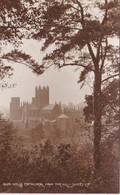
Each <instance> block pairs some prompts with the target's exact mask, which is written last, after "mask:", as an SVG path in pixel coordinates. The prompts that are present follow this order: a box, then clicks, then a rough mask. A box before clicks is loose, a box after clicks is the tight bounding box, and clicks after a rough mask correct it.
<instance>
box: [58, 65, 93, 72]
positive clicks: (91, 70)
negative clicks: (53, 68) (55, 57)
mask: <svg viewBox="0 0 120 195" xmlns="http://www.w3.org/2000/svg"><path fill="white" fill-rule="evenodd" d="M64 66H80V67H83V68H87V66H85V65H83V64H76V63H68V64H63V65H61V66H59V68H62V67H64ZM89 69H90V70H91V71H93V72H94V70H93V69H92V68H90V67H89Z"/></svg>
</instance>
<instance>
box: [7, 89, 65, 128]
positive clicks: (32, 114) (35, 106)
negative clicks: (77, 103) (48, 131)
mask: <svg viewBox="0 0 120 195" xmlns="http://www.w3.org/2000/svg"><path fill="white" fill-rule="evenodd" d="M61 112H62V111H61V105H60V104H59V105H58V104H49V87H48V86H47V87H43V88H41V87H40V86H39V87H36V88H35V97H33V98H32V102H31V103H28V102H23V103H22V104H21V105H20V98H19V97H13V98H11V103H10V119H11V120H12V121H13V122H14V123H16V121H17V123H19V126H22V127H23V128H25V129H27V128H35V127H36V126H37V125H39V124H40V123H41V122H44V120H45V119H49V120H52V119H55V118H56V117H57V116H58V115H60V114H61Z"/></svg>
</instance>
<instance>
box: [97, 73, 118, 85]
mask: <svg viewBox="0 0 120 195" xmlns="http://www.w3.org/2000/svg"><path fill="white" fill-rule="evenodd" d="M117 76H120V73H118V74H115V75H112V76H109V77H107V78H106V79H103V80H102V81H101V83H103V82H105V81H107V80H109V79H111V78H114V77H117Z"/></svg>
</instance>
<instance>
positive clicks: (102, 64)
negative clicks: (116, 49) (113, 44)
mask: <svg viewBox="0 0 120 195" xmlns="http://www.w3.org/2000/svg"><path fill="white" fill-rule="evenodd" d="M107 46H108V41H107V38H106V46H105V54H104V58H103V60H102V63H101V67H100V73H102V69H103V66H104V62H105V58H106V54H107Z"/></svg>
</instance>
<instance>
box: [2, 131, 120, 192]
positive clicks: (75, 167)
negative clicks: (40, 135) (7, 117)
mask: <svg viewBox="0 0 120 195" xmlns="http://www.w3.org/2000/svg"><path fill="white" fill-rule="evenodd" d="M4 137H6V138H8V135H7V134H4ZM13 137H14V136H13ZM1 138H3V135H2V136H1ZM17 139H19V138H17ZM17 139H13V138H12V139H11V140H10V139H9V150H6V153H5V152H4V154H5V163H4V164H2V172H1V177H0V178H1V182H0V191H1V192H13V193H15V192H17V193H18V192H19V193H23V192H24V193H30V192H34V193H35V192H39V193H42V192H44V193H45V192H46V193H48V192H52V193H53V192H57V193H58V192H64V193H65V192H67V193H68V192H73V193H74V192H77V193H78V192H79V193H97V192H99V193H110V192H113V193H116V192H118V186H117V184H116V182H117V177H118V172H117V170H116V163H117V162H118V159H117V158H118V156H117V154H118V153H117V152H116V153H115V152H114V151H113V149H115V146H113V147H111V148H110V147H109V146H110V145H111V143H112V144H113V140H114V139H116V138H115V134H114V135H113V137H111V138H108V139H107V140H106V141H105V142H103V144H102V146H101V150H102V159H103V161H102V171H101V174H100V175H99V177H97V178H94V174H93V172H94V168H93V159H92V153H93V151H92V150H93V148H92V147H91V146H89V145H87V146H86V147H84V149H82V150H80V149H78V148H77V147H76V146H74V145H70V144H63V143H61V144H58V145H52V144H51V143H50V141H49V140H47V141H46V142H44V143H43V144H38V145H35V144H34V145H31V147H29V146H28V147H27V148H25V146H24V145H21V143H20V142H19V144H18V141H17ZM2 143H4V147H5V139H4V140H3V142H2ZM114 143H116V142H114ZM2 151H3V150H2V148H1V147H0V153H1V152H2ZM107 158H109V160H110V161H108V160H107ZM115 159H116V160H115ZM1 160H4V156H2V158H0V162H2V161H1ZM109 169H111V171H109ZM114 178H115V179H114ZM3 183H11V184H12V185H11V186H3ZM15 183H18V184H19V185H18V186H15V185H13V184H15ZM25 183H29V185H28V186H24V185H23V184H25ZM40 183H41V184H42V185H45V184H50V183H53V184H60V183H61V184H62V186H61V187H60V186H59V185H58V186H57V185H54V186H49V187H48V186H45V187H39V186H31V185H30V184H40ZM73 183H74V184H78V183H81V186H79V187H78V186H77V185H76V186H73V187H72V188H69V185H72V184H73ZM20 184H21V187H20ZM65 184H66V186H65Z"/></svg>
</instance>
